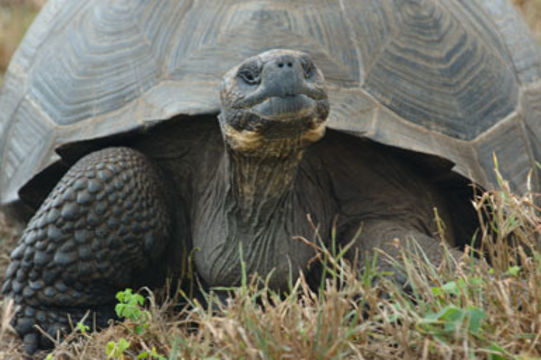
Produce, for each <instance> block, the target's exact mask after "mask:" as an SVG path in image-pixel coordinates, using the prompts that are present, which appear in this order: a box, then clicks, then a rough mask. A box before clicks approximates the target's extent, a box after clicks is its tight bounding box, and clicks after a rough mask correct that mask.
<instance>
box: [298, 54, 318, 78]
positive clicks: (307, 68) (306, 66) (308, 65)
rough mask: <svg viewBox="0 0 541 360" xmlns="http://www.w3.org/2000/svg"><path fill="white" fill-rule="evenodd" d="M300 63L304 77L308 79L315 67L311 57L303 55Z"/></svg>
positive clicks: (312, 74)
mask: <svg viewBox="0 0 541 360" xmlns="http://www.w3.org/2000/svg"><path fill="white" fill-rule="evenodd" d="M301 64H302V69H303V71H304V77H305V78H306V79H310V78H311V77H312V76H314V73H315V69H316V67H315V65H314V62H313V61H312V59H310V58H308V57H306V56H303V57H302V58H301Z"/></svg>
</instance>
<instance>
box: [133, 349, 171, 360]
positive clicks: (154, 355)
mask: <svg viewBox="0 0 541 360" xmlns="http://www.w3.org/2000/svg"><path fill="white" fill-rule="evenodd" d="M139 359H157V360H165V359H166V357H165V356H163V355H161V354H159V353H158V352H157V351H156V348H155V347H153V348H152V350H151V351H150V352H148V351H144V352H142V353H140V354H139V355H137V360H139Z"/></svg>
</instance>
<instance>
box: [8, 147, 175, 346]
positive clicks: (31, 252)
mask: <svg viewBox="0 0 541 360" xmlns="http://www.w3.org/2000/svg"><path fill="white" fill-rule="evenodd" d="M161 193H162V192H161V189H160V181H159V178H158V176H157V174H156V172H155V170H154V169H153V168H152V166H151V165H150V163H149V162H148V161H147V160H146V159H145V158H144V156H143V155H142V154H140V153H138V152H136V151H134V150H131V149H128V148H110V149H106V150H102V151H98V152H95V153H92V154H90V155H88V156H86V157H84V158H82V159H81V160H80V161H79V162H78V163H76V164H75V165H74V166H73V167H72V168H71V169H70V170H69V171H68V172H67V173H66V175H64V177H63V178H62V180H61V181H60V182H59V183H58V184H57V186H56V187H55V188H54V190H53V191H52V193H51V194H50V195H49V197H48V198H47V200H46V201H45V202H44V203H43V204H42V206H41V207H40V209H39V210H38V211H37V213H36V214H35V216H34V217H33V218H32V220H31V221H30V223H29V224H28V227H27V228H26V230H25V232H24V234H23V235H22V237H21V239H20V241H19V244H18V246H17V247H16V248H15V250H13V252H12V253H11V265H10V266H9V268H8V269H7V273H6V279H5V283H4V286H3V289H2V290H3V292H4V293H6V294H8V295H9V296H10V297H11V298H13V299H14V300H15V304H16V306H17V309H18V311H17V314H16V316H15V318H14V319H13V322H12V323H13V325H14V327H15V329H16V330H17V331H18V332H19V334H20V335H21V336H22V337H23V338H24V342H25V348H26V350H27V351H28V352H29V353H32V352H34V351H35V350H36V349H37V347H38V346H39V347H43V346H45V345H47V344H46V343H47V340H46V339H45V338H43V337H42V336H41V335H39V333H38V332H37V330H36V329H35V328H34V327H33V325H34V324H37V325H39V326H40V327H42V328H43V329H45V330H46V331H47V332H48V333H49V334H50V335H52V336H56V332H57V330H60V329H62V328H64V329H65V328H66V326H67V324H68V318H67V316H66V314H69V315H70V316H71V318H72V321H73V322H74V323H76V322H77V321H79V320H80V318H81V317H82V316H83V315H84V314H85V312H86V311H87V310H88V309H90V310H92V311H95V312H96V320H97V324H98V325H99V326H102V325H104V324H105V323H106V322H107V320H108V319H109V318H111V317H113V314H112V311H113V308H114V305H113V304H114V302H115V293H116V291H118V290H120V289H123V288H125V287H128V286H134V285H136V284H138V282H139V281H138V280H140V278H139V276H138V272H140V271H141V270H142V269H148V268H149V266H152V265H153V261H155V260H156V259H157V258H158V257H160V255H161V253H162V252H163V249H164V247H165V245H166V242H167V239H168V233H169V228H170V224H169V214H168V212H167V208H166V206H165V202H164V200H163V196H162V195H161ZM91 320H92V316H89V322H91Z"/></svg>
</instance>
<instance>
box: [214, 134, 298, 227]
mask: <svg viewBox="0 0 541 360" xmlns="http://www.w3.org/2000/svg"><path fill="white" fill-rule="evenodd" d="M279 146H283V150H284V151H279V152H278V154H277V153H273V154H269V155H265V154H257V155H253V154H243V153H239V152H235V151H233V150H231V149H227V150H226V152H225V154H224V159H223V162H224V163H223V165H224V166H223V169H224V174H223V176H224V180H225V184H226V189H227V190H226V192H227V193H226V197H227V199H228V201H229V204H232V206H233V207H234V208H235V210H234V213H236V214H237V216H239V220H241V221H242V222H244V223H245V224H246V225H249V224H250V225H254V226H257V225H258V224H261V223H266V222H267V221H268V218H269V217H270V216H273V214H274V215H276V214H275V211H278V209H283V208H284V206H286V204H287V203H288V202H292V201H293V197H292V192H293V187H294V183H295V178H296V175H297V168H298V165H299V163H300V161H301V159H302V155H303V152H304V151H303V150H298V149H295V148H296V147H295V146H291V144H289V143H287V141H284V143H283V144H280V145H279ZM291 149H295V150H291Z"/></svg>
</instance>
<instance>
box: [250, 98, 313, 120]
mask: <svg viewBox="0 0 541 360" xmlns="http://www.w3.org/2000/svg"><path fill="white" fill-rule="evenodd" d="M316 108H317V102H316V101H315V100H314V99H312V98H310V97H309V96H306V95H304V94H297V95H288V96H285V97H283V96H271V97H269V98H267V99H265V100H263V101H262V102H260V103H258V104H256V105H254V106H252V107H251V112H252V113H253V114H254V115H257V116H258V117H260V118H262V119H266V120H275V121H287V120H293V119H301V118H306V117H308V116H310V115H311V114H313V113H314V112H315V111H316Z"/></svg>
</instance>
